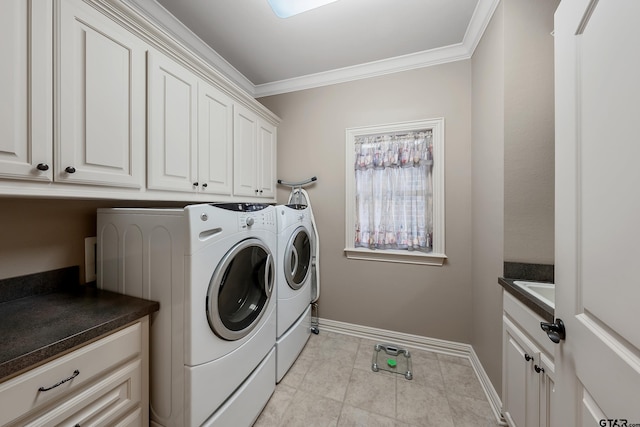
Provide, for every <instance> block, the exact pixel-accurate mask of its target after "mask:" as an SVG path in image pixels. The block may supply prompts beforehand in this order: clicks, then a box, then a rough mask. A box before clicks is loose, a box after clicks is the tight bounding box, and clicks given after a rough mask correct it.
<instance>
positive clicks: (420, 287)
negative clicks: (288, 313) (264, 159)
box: [260, 61, 472, 342]
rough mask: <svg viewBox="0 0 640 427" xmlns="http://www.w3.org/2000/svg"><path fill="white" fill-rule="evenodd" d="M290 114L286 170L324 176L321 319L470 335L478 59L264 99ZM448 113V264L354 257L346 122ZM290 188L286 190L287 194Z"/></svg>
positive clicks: (317, 203)
mask: <svg viewBox="0 0 640 427" xmlns="http://www.w3.org/2000/svg"><path fill="white" fill-rule="evenodd" d="M260 101H261V102H262V103H263V104H265V105H266V106H267V107H268V108H269V109H271V110H272V111H273V112H274V113H276V114H277V115H278V116H280V117H281V118H282V124H281V125H280V127H279V128H278V178H280V179H284V180H288V181H297V180H301V179H304V178H308V177H310V176H313V175H316V176H317V177H318V182H317V183H316V184H315V185H314V186H312V187H310V188H308V191H309V194H310V198H311V202H312V206H313V211H314V215H315V217H316V222H317V225H318V229H319V233H320V272H321V297H320V301H319V303H320V317H323V318H328V319H332V320H338V321H343V322H349V323H354V324H360V325H366V326H371V327H377V328H382V329H388V330H394V331H400V332H405V333H411V334H417V335H422V336H427V337H433V338H441V339H446V340H453V341H459V342H469V341H470V338H471V336H470V330H471V329H470V326H471V307H472V301H471V284H470V272H471V62H470V61H460V62H455V63H450V64H445V65H439V66H434V67H428V68H423V69H419V70H413V71H407V72H402V73H396V74H391V75H387V76H382V77H376V78H370V79H366V80H359V81H354V82H350V83H343V84H337V85H332V86H328V87H322V88H316V89H310V90H304V91H299V92H294V93H288V94H281V95H275V96H271V97H266V98H262V99H260ZM433 117H444V118H445V126H446V128H445V151H446V159H445V161H446V165H445V168H446V177H445V186H446V252H447V255H448V257H449V259H448V261H447V263H446V264H445V265H444V266H443V267H434V266H415V265H405V264H393V263H384V262H373V261H359V260H348V259H347V258H346V257H345V255H344V252H343V249H344V246H345V163H344V162H345V129H346V128H349V127H354V126H366V125H375V124H386V123H394V122H402V121H409V120H418V119H426V118H433ZM287 195H288V191H287V190H286V189H284V188H283V189H280V190H279V193H278V199H279V201H280V202H284V201H286V199H287Z"/></svg>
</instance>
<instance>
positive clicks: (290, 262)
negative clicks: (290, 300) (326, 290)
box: [284, 226, 311, 290]
mask: <svg viewBox="0 0 640 427" xmlns="http://www.w3.org/2000/svg"><path fill="white" fill-rule="evenodd" d="M310 266H311V239H310V238H309V233H307V229H306V228H304V227H302V226H300V227H298V228H296V229H295V231H294V232H293V234H292V235H291V238H290V239H289V242H288V243H287V247H286V249H285V251H284V277H285V278H286V279H287V284H288V285H289V287H290V288H291V289H295V290H298V289H300V288H301V287H302V285H303V284H304V282H305V280H306V278H307V275H308V274H309V270H310V268H309V267H310Z"/></svg>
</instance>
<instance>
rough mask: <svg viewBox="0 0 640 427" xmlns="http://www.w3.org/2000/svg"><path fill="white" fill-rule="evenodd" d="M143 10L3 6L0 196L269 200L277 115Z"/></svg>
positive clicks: (104, 4) (91, 2)
mask: <svg viewBox="0 0 640 427" xmlns="http://www.w3.org/2000/svg"><path fill="white" fill-rule="evenodd" d="M139 12H140V11H137V10H136V9H134V8H131V7H129V5H128V4H127V2H112V1H103V0H56V1H37V0H0V56H1V57H2V58H3V60H2V61H0V130H1V131H2V137H1V138H0V195H19V196H31V197H42V196H46V197H90V198H108V199H123V200H171V201H202V202H205V201H212V200H217V201H234V200H244V198H245V196H251V197H257V198H268V199H270V200H274V201H275V191H274V188H275V183H276V181H275V159H276V158H275V146H276V127H275V126H276V125H277V123H278V121H279V119H278V118H277V117H276V116H275V115H273V114H272V113H271V112H269V111H268V110H267V109H265V108H264V107H263V106H262V105H260V104H259V103H258V102H257V101H256V100H255V99H253V98H252V97H251V96H250V95H248V94H247V93H245V92H244V91H242V90H241V89H239V88H238V87H237V86H235V85H234V84H233V83H231V82H230V81H229V80H228V79H226V78H225V77H224V76H222V75H221V74H220V73H219V72H218V71H217V70H215V69H213V68H211V67H210V66H209V65H208V64H206V63H205V62H203V61H202V59H201V58H199V57H198V56H197V55H196V54H194V53H193V52H191V51H190V50H188V49H187V48H185V47H184V46H182V45H180V44H178V43H176V41H175V40H174V39H172V38H171V37H169V36H168V35H167V34H166V32H164V31H163V30H162V29H161V28H159V27H156V26H155V24H153V23H152V22H151V21H150V20H148V19H147V18H145V17H144V13H142V12H140V13H139ZM234 112H235V114H234ZM234 133H235V135H234ZM234 159H235V160H234ZM234 161H237V163H234ZM235 167H238V170H234V168H235ZM234 179H235V180H236V184H235V185H234ZM78 184H83V185H78Z"/></svg>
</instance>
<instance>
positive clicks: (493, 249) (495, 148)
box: [471, 2, 505, 393]
mask: <svg viewBox="0 0 640 427" xmlns="http://www.w3.org/2000/svg"><path fill="white" fill-rule="evenodd" d="M503 29H504V15H503V3H502V2H501V3H500V4H499V5H498V8H497V9H496V11H495V13H494V15H493V18H492V19H491V22H490V23H489V26H488V27H487V29H486V30H485V33H484V36H483V37H482V40H481V41H480V44H479V45H478V47H477V48H476V51H475V53H474V55H473V59H472V66H473V93H472V96H473V109H472V114H473V133H472V135H473V150H472V153H473V162H472V170H473V186H472V193H473V197H472V200H473V203H472V217H473V246H472V248H473V267H472V271H471V277H472V281H473V305H472V307H473V312H472V313H473V316H472V325H473V330H472V337H473V338H472V345H473V348H474V350H475V352H476V354H477V355H478V358H479V359H480V361H481V362H482V366H483V367H484V369H485V371H486V372H487V375H488V376H489V378H490V379H491V382H492V383H493V386H494V388H495V389H496V390H497V391H498V393H501V390H502V385H501V384H502V379H501V378H502V293H501V289H502V288H501V287H500V286H499V285H498V277H499V276H501V275H502V262H503V261H502V258H503V257H502V253H503V243H504V239H503V211H504V200H503V195H504V191H503V189H504V188H503V187H504V154H503V153H504V120H505V118H504V38H503V37H502V34H503Z"/></svg>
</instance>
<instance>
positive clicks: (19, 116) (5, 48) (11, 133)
mask: <svg viewBox="0 0 640 427" xmlns="http://www.w3.org/2000/svg"><path fill="white" fill-rule="evenodd" d="M51 8H52V5H51V2H27V1H25V0H2V1H1V2H0V57H1V58H2V61H0V129H1V130H2V137H1V138H0V177H3V178H10V179H30V180H39V181H51V179H52V171H53V169H52V156H53V151H52V121H51V102H52V101H51V97H52V89H51V79H52V68H53V66H52V61H51V52H52V49H51V40H52V36H53V32H52V22H51V19H50V16H51ZM48 18H49V19H48ZM32 123H37V124H38V126H33V127H32V126H31V124H32Z"/></svg>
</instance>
